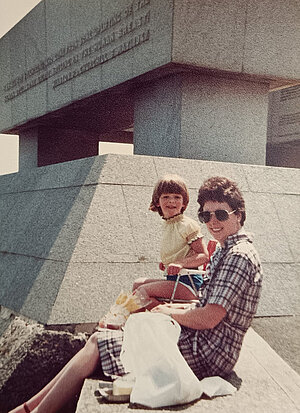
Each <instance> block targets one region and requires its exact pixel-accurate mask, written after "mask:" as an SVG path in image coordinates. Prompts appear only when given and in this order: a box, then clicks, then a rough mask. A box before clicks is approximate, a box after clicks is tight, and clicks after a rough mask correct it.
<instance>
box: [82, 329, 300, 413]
mask: <svg viewBox="0 0 300 413" xmlns="http://www.w3.org/2000/svg"><path fill="white" fill-rule="evenodd" d="M235 373H236V374H237V376H238V377H239V378H240V379H241V380H242V383H241V387H240V388H239V390H238V391H237V392H236V393H235V394H234V395H233V396H225V397H216V398H213V399H207V398H201V399H200V400H199V401H197V402H195V403H191V404H189V405H184V406H182V410H184V411H185V412H187V413H194V412H195V413H196V412H200V411H205V413H219V412H220V413H229V412H230V413H241V412H246V411H247V412H249V413H277V412H278V413H282V411H287V412H289V413H297V412H300V376H299V374H297V373H296V372H295V371H294V370H293V369H292V368H291V367H290V366H289V365H288V364H287V363H286V362H285V361H284V360H283V359H282V358H281V357H279V355H278V354H277V353H276V352H275V351H274V350H273V349H272V348H271V347H270V346H269V344H267V342H266V341H265V340H263V339H262V338H261V337H260V336H259V335H258V334H257V333H256V332H255V331H254V330H253V329H252V328H250V329H249V331H248V332H247V334H246V336H245V340H244V344H243V347H242V351H241V354H240V358H239V360H238V362H237V364H236V367H235ZM100 384H103V382H102V383H101V382H100ZM97 389H99V380H95V379H87V380H85V383H84V386H83V389H82V392H81V394H80V398H79V401H78V404H77V409H76V413H105V412H109V413H115V412H127V411H128V410H129V411H131V410H132V409H129V403H122V404H117V403H114V404H112V403H107V402H105V401H104V400H103V402H102V401H100V402H99V399H97V398H96V396H95V395H94V392H95V390H97ZM147 410H148V409H142V408H137V409H136V408H135V409H134V412H136V413H138V412H146V411H147ZM161 410H162V409H152V410H151V411H161ZM168 410H170V411H172V410H174V411H176V410H177V411H178V406H174V407H170V408H168Z"/></svg>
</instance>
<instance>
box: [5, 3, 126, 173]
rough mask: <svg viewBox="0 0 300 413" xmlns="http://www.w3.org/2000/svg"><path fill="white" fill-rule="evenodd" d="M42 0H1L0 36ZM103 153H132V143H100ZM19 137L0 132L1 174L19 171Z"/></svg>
mask: <svg viewBox="0 0 300 413" xmlns="http://www.w3.org/2000/svg"><path fill="white" fill-rule="evenodd" d="M40 1H41V0H0V38H1V37H2V36H4V35H5V34H6V33H7V32H8V31H9V30H10V29H11V28H12V27H13V26H14V25H15V24H17V23H18V21H20V20H21V19H22V18H23V17H24V16H25V15H26V14H27V13H29V12H30V10H32V9H33V8H34V7H35V6H36V5H37V4H38V3H40ZM100 152H101V154H104V153H108V152H114V153H123V154H124V153H126V154H132V145H125V144H105V143H101V144H100ZM18 157H19V137H18V136H17V135H4V134H0V175H4V174H7V173H14V172H18V169H19V161H18Z"/></svg>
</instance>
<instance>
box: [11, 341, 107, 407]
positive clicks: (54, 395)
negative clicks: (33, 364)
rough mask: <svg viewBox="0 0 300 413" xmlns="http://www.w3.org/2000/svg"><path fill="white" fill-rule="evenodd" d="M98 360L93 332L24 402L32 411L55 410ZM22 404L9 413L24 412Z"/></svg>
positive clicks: (73, 391) (74, 392)
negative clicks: (62, 366) (72, 355)
mask: <svg viewBox="0 0 300 413" xmlns="http://www.w3.org/2000/svg"><path fill="white" fill-rule="evenodd" d="M98 362H99V350H98V343H97V337H96V335H95V334H93V335H92V336H91V337H90V339H89V340H88V342H87V343H86V345H85V346H84V348H82V349H81V350H80V351H79V352H78V353H77V354H76V355H75V356H74V357H73V358H72V359H71V360H70V361H69V362H68V363H67V364H66V366H65V367H64V368H63V369H62V370H61V371H60V372H59V373H58V374H57V375H56V376H55V377H54V379H53V380H51V382H50V383H48V384H47V385H46V386H45V387H44V388H43V389H42V390H41V391H40V392H39V393H37V394H36V395H35V396H33V397H32V398H31V399H30V400H29V401H28V402H26V404H27V406H28V408H29V410H30V411H32V412H34V413H38V412H42V413H51V412H53V413H54V412H56V411H57V410H59V409H60V408H61V407H63V406H64V405H65V404H66V403H67V402H68V401H69V400H71V398H72V397H74V396H75V395H76V394H77V393H79V391H80V390H81V387H82V385H83V382H84V379H85V378H86V377H88V376H89V375H91V374H92V373H93V371H94V370H95V368H96V367H97V365H98ZM24 411H25V410H24V408H23V407H22V406H19V407H17V408H16V409H14V410H12V412H11V413H19V412H24Z"/></svg>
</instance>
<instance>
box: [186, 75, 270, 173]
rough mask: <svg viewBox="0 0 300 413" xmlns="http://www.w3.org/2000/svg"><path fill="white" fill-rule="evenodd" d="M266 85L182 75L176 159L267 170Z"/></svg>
mask: <svg viewBox="0 0 300 413" xmlns="http://www.w3.org/2000/svg"><path fill="white" fill-rule="evenodd" d="M267 91H268V86H267V85H263V84H261V83H254V82H252V83H250V82H245V81H241V80H229V79H222V78H217V77H206V76H201V75H200V76H195V75H191V76H186V77H184V81H183V91H182V107H181V140H180V150H179V153H180V157H182V158H194V159H203V160H204V159H207V160H214V161H222V162H239V163H249V164H256V165H265V152H266V133H267V121H266V119H267V111H268V101H267Z"/></svg>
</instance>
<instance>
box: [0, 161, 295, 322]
mask: <svg viewBox="0 0 300 413" xmlns="http://www.w3.org/2000/svg"><path fill="white" fill-rule="evenodd" d="M169 172H170V173H178V174H179V175H181V176H183V177H184V178H185V180H186V181H187V184H188V187H189V189H190V205H189V207H188V209H187V214H189V215H190V216H191V217H194V218H196V217H197V202H196V198H197V190H198V188H199V186H200V184H201V183H202V182H203V180H204V179H205V178H207V177H209V176H212V175H225V176H228V177H231V178H233V179H235V180H236V181H237V182H238V184H239V186H240V188H241V190H242V191H243V193H244V196H245V199H246V207H247V220H246V224H245V227H246V229H247V230H250V231H252V232H254V234H255V244H256V246H257V249H258V251H259V252H260V255H261V259H262V262H263V267H264V272H265V281H264V289H263V296H262V300H261V303H260V306H259V311H258V314H259V315H282V314H296V313H298V314H299V299H298V297H299V237H300V235H299V234H300V231H299V215H300V209H299V196H300V195H299V194H300V188H299V182H300V180H299V175H300V171H299V170H298V169H292V168H273V167H264V166H252V165H242V164H233V163H220V162H209V161H199V160H188V159H174V158H160V157H148V156H137V155H134V156H126V155H120V156H119V155H105V156H97V157H92V158H86V159H81V160H77V161H72V162H66V163H62V164H57V165H50V166H46V167H41V168H35V169H32V170H31V171H24V172H20V173H17V174H11V175H6V176H1V177H0V220H1V221H0V225H1V232H0V256H1V258H0V285H1V288H0V305H1V306H3V307H6V308H7V309H11V310H12V311H13V312H14V313H18V314H22V315H24V316H26V317H28V318H30V319H32V320H35V321H39V322H41V323H44V324H56V325H58V324H81V323H93V322H96V321H97V320H98V319H99V317H100V316H101V315H102V314H103V313H104V312H105V311H107V309H108V308H109V305H110V304H111V302H112V300H113V299H114V298H115V297H116V295H117V294H118V293H119V291H120V290H121V289H125V290H128V289H130V288H131V285H132V282H133V280H134V279H135V278H136V277H137V276H151V277H153V276H157V277H160V276H161V275H160V272H159V270H158V265H157V264H158V262H159V243H160V242H159V239H160V225H161V219H160V217H159V216H158V215H157V214H155V213H153V212H151V211H149V210H148V206H149V202H150V199H151V194H152V189H153V185H154V184H155V182H156V180H157V179H158V177H160V176H162V175H163V174H165V173H169ZM203 231H205V228H204V227H203ZM205 234H206V236H207V233H206V232H205ZM206 239H208V237H207V238H206Z"/></svg>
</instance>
